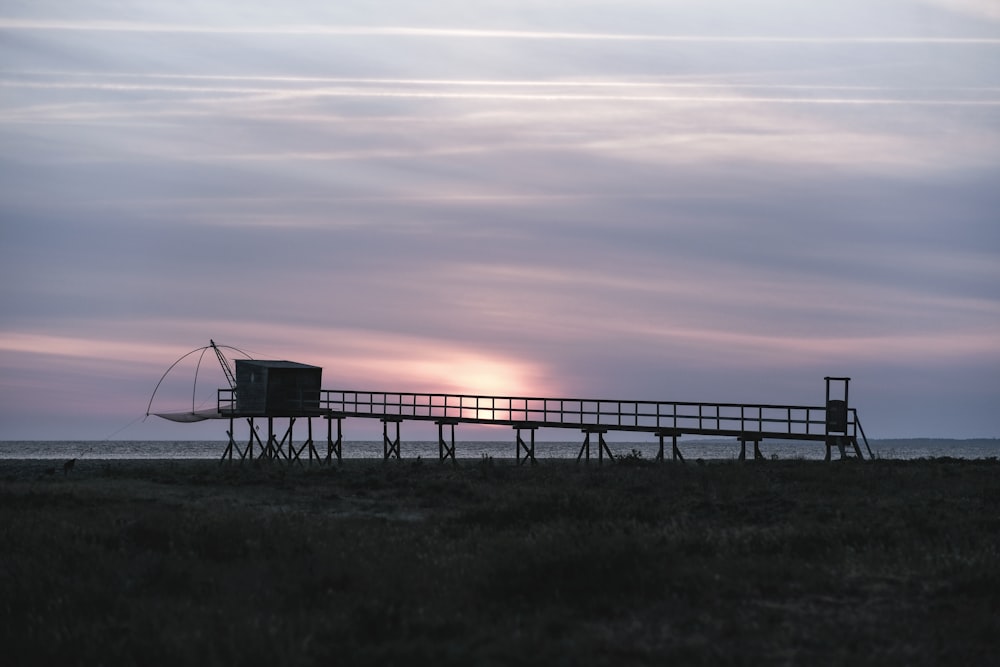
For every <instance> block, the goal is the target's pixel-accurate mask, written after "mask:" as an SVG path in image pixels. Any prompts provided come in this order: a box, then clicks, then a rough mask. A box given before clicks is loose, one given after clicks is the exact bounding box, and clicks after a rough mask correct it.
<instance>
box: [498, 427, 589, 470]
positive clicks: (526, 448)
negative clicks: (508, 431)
mask: <svg viewBox="0 0 1000 667" xmlns="http://www.w3.org/2000/svg"><path fill="white" fill-rule="evenodd" d="M514 430H515V431H517V443H516V447H517V450H516V453H515V455H514V457H515V460H516V461H517V465H519V466H520V465H524V464H525V463H527V462H528V461H531V465H535V464H536V463H538V461H537V460H535V431H537V430H538V427H537V426H525V425H521V426H515V427H514ZM523 430H526V431H530V432H531V438H530V442H531V444H530V445H528V444H525V442H524V440H523V439H522V438H521V431H523ZM522 451H523V452H524V458H523V459H522V458H521V452H522ZM577 458H579V457H577Z"/></svg>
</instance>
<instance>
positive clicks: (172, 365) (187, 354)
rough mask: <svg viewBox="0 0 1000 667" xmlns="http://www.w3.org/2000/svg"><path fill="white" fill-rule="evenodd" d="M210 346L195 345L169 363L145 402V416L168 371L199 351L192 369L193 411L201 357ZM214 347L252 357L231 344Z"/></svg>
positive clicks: (248, 357)
mask: <svg viewBox="0 0 1000 667" xmlns="http://www.w3.org/2000/svg"><path fill="white" fill-rule="evenodd" d="M211 347H212V346H211V345H205V346H203V347H196V348H195V349H193V350H191V351H190V352H188V353H186V354H183V355H181V356H180V358H178V359H177V361H175V362H174V363H172V364H170V367H169V368H167V370H166V371H164V373H163V375H161V376H160V380H159V381H158V382H157V383H156V386H155V387H154V388H153V393H152V394H151V395H150V397H149V403H147V404H146V417H148V416H149V414H150V410H152V409H153V399H154V398H156V392H157V391H158V390H159V389H160V385H161V384H163V381H164V380H165V379H166V378H167V375H169V374H170V371H172V370H174V368H175V367H176V366H177V364H179V363H181V362H182V361H184V360H185V359H187V358H188V357H190V356H191V355H192V354H194V353H196V352H201V356H200V357H198V366H197V367H196V368H195V371H194V387H192V388H191V412H192V413H193V412H194V411H195V393H196V391H197V386H198V371H199V369H200V368H201V361H202V359H204V358H205V352H207V351H208V350H209V349H211ZM216 347H217V348H225V349H227V350H234V351H235V352H239V353H240V354H242V355H243V356H244V357H246V358H247V359H253V357H252V356H250V355H249V354H247V353H246V352H244V351H243V350H241V349H240V348H238V347H233V346H232V345H216Z"/></svg>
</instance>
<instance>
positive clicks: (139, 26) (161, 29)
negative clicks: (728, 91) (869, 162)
mask: <svg viewBox="0 0 1000 667" xmlns="http://www.w3.org/2000/svg"><path fill="white" fill-rule="evenodd" d="M0 30H53V31H78V32H142V33H193V34H199V33H200V34H226V35H291V36H295V35H301V36H306V35H319V36H351V37H424V38H434V37H437V38H462V39H517V40H568V41H613V42H676V43H685V42H687V43H700V44H709V43H719V44H900V45H906V44H951V45H962V44H967V45H975V44H980V45H1000V38H994V37H964V36H949V37H932V36H923V35H905V36H892V35H885V36H821V35H810V36H799V37H790V36H776V35H657V34H639V33H632V34H630V33H603V32H561V31H535V30H486V29H477V28H432V27H411V26H350V25H266V26H265V25H243V26H231V25H195V24H183V23H149V22H131V21H63V20H41V19H13V18H5V19H0Z"/></svg>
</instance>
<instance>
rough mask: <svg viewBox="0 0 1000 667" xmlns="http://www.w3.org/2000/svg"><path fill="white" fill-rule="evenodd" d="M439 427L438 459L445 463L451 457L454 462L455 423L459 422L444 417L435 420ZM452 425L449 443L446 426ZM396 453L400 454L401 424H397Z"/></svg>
mask: <svg viewBox="0 0 1000 667" xmlns="http://www.w3.org/2000/svg"><path fill="white" fill-rule="evenodd" d="M434 423H435V424H437V427H438V460H439V461H441V463H444V462H445V461H446V460H447V459H449V458H450V459H451V462H452V464H454V463H456V461H455V424H457V423H458V422H456V421H454V420H451V419H443V420H441V421H437V422H434ZM445 426H450V427H451V443H450V444H449V443H448V442H447V441H446V440H445V439H444V427H445ZM396 440H397V443H396V453H397V455H398V454H399V442H398V440H399V425H398V424H397V426H396Z"/></svg>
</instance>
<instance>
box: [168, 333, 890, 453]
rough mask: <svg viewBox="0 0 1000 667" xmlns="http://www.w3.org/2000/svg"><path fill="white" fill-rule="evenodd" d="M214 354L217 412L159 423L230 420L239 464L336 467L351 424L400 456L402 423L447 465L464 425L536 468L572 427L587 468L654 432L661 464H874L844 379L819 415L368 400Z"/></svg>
mask: <svg viewBox="0 0 1000 667" xmlns="http://www.w3.org/2000/svg"><path fill="white" fill-rule="evenodd" d="M210 348H211V349H214V350H215V351H216V353H217V354H218V355H219V358H220V359H219V360H220V363H221V364H222V367H223V370H224V371H226V377H227V380H228V381H229V382H230V385H231V386H230V387H229V388H228V389H219V390H218V400H217V406H216V408H215V409H214V410H200V411H195V410H194V409H193V408H192V411H191V412H184V413H158V414H159V416H161V417H164V418H166V419H172V420H174V421H197V420H201V419H229V422H230V425H229V431H227V433H228V435H229V443H228V445H227V446H226V450H225V452H224V453H223V455H222V456H223V458H224V459H225V458H229V459H230V460H231V459H232V458H233V456H234V454H235V455H237V456H239V458H240V459H248V458H249V459H254V458H274V459H285V460H288V461H293V460H294V461H299V460H301V458H302V456H303V454H305V455H306V456H307V457H308V458H309V460H310V461H311V460H313V459H316V460H323V459H325V460H326V461H327V462H329V461H332V460H333V459H334V458H336V459H337V461H338V462H339V461H340V460H341V459H342V458H343V443H344V437H343V422H344V420H345V419H348V418H363V419H378V420H379V421H381V422H382V434H383V454H384V457H385V458H386V459H390V458H400V457H401V447H400V425H401V424H402V423H403V422H404V421H433V422H434V423H435V424H437V427H438V455H439V458H440V459H441V460H442V461H444V460H447V459H451V460H452V461H454V460H455V426H457V425H458V424H495V425H505V426H510V427H512V428H514V430H515V431H516V441H515V443H516V444H515V448H516V449H515V452H516V456H515V458H516V461H517V463H518V464H522V463H526V462H529V461H530V462H531V463H535V462H536V459H535V432H536V431H537V430H538V429H540V428H562V429H565V428H570V429H577V430H579V431H580V432H582V433H583V434H584V440H583V444H582V445H581V447H580V453H579V454H578V455H577V460H581V459H583V460H587V461H589V460H590V458H591V446H592V445H593V446H594V447H596V449H597V459H598V461H603V459H604V456H605V454H606V455H607V456H608V458H609V459H613V458H614V456H613V455H612V453H611V450H610V449H609V448H608V445H607V443H606V442H605V440H604V435H605V434H606V433H608V432H610V431H631V432H641V433H648V434H651V435H653V436H654V437H656V438H658V439H659V451H658V452H657V456H656V458H657V460H664V458H665V454H664V448H665V441H666V439H667V438H669V439H670V442H671V458H673V459H674V460H683V455H682V454H681V450H680V448H679V446H678V439H679V438H680V437H681V436H684V435H707V436H726V437H735V438H736V439H737V441H738V442H739V443H740V454H739V458H740V460H745V459H746V457H747V443H753V456H754V458H755V459H763V458H764V457H763V455H762V453H761V451H760V443H761V442H762V441H764V440H807V441H816V442H822V443H824V444H825V446H826V460H828V461H829V460H830V458H831V450H832V449H833V447H837V448H838V449H839V451H840V456H841V458H847V457H848V456H849V454H853V455H854V456H855V457H857V458H859V459H863V458H864V454H863V453H862V450H861V445H860V442H861V441H863V442H864V443H865V446H866V448H867V450H868V455H869V457H870V456H871V448H870V447H868V440H867V438H866V437H865V434H864V430H863V429H862V428H861V422H860V421H859V419H858V414H857V411H856V410H855V409H853V408H851V407H850V405H849V403H848V386H849V384H850V378H846V377H827V378H825V381H826V402H825V404H824V405H819V406H816V405H766V404H756V403H691V402H673V401H625V400H617V399H611V400H609V399H579V398H544V397H516V396H478V395H469V394H440V393H407V392H365V391H353V390H351V391H347V390H327V389H322V388H321V385H322V371H323V369H322V368H320V367H318V366H310V365H307V364H300V363H297V362H293V361H259V360H254V359H239V360H237V361H236V373H235V377H234V375H233V373H232V372H231V371H230V370H229V367H228V364H227V362H226V360H225V358H224V357H223V356H222V355H221V352H220V351H219V347H218V346H216V345H215V343H214V342H212V343H211V345H210ZM200 349H202V350H204V349H208V348H200ZM234 349H235V348H234ZM188 354H191V353H188ZM182 358H183V357H182ZM175 365H176V362H175ZM161 381H162V378H161ZM837 386H840V387H842V389H843V395H842V396H843V397H842V398H834V397H833V390H834V389H835V388H836V387H837ZM154 393H155V392H154ZM151 402H152V399H151ZM316 417H321V418H323V419H325V420H326V421H327V429H326V430H327V449H326V455H325V457H321V456H320V455H319V452H318V451H317V450H316V447H315V443H314V441H313V428H312V420H313V418H316ZM262 418H263V419H267V440H266V442H265V441H264V440H262V439H261V438H260V435H259V433H258V431H259V427H258V425H257V423H256V420H258V419H262ZM239 419H245V420H246V421H247V423H248V424H249V427H250V435H249V437H248V438H247V441H246V444H245V445H242V444H240V443H238V442H237V441H236V439H235V436H234V433H235V422H236V420H239ZM275 419H287V420H288V428H287V429H286V430H285V431H284V433H283V435H282V437H281V439H280V440H279V439H278V437H277V433H276V432H275V430H274V426H275V422H274V420H275ZM297 419H305V420H306V423H307V428H308V431H307V433H308V435H307V437H306V439H305V441H304V442H302V443H301V444H299V445H295V444H293V438H292V435H293V433H292V429H293V426H294V424H295V422H296V420H297ZM334 422H336V434H334ZM446 428H448V429H450V437H449V438H445V429H446ZM524 432H527V433H528V440H527V441H525V439H524V438H523V437H522V433H524ZM592 438H593V439H594V441H592Z"/></svg>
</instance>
